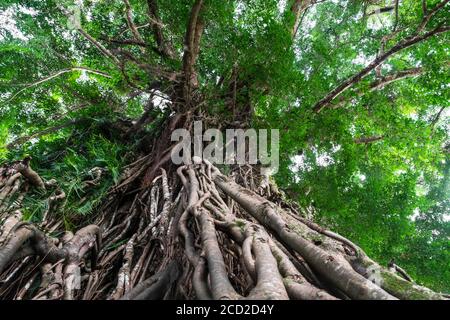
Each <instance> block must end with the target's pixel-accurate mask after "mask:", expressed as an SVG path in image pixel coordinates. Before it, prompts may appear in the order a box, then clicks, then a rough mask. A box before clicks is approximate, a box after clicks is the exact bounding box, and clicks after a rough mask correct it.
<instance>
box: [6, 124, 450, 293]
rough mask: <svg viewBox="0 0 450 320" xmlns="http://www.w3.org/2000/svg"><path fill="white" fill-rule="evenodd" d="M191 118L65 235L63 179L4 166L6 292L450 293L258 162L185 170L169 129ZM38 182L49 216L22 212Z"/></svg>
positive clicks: (135, 165) (139, 159)
mask: <svg viewBox="0 0 450 320" xmlns="http://www.w3.org/2000/svg"><path fill="white" fill-rule="evenodd" d="M180 119H184V120H183V121H188V120H186V119H187V118H186V117H184V116H174V117H173V118H172V120H171V121H170V122H169V125H168V127H167V128H166V130H162V132H163V133H162V134H161V136H160V137H159V139H157V141H159V142H158V143H157V144H156V145H154V146H153V151H152V152H150V153H149V154H146V155H141V156H138V157H137V159H136V160H135V161H134V162H133V163H131V164H129V165H128V166H127V168H126V170H125V171H124V173H123V175H122V177H121V180H120V181H119V182H118V183H117V185H116V186H115V187H114V188H112V190H111V191H110V193H109V195H108V196H107V197H106V198H105V199H104V202H103V204H102V206H101V207H100V208H98V210H97V212H95V214H94V217H95V221H94V222H93V223H91V224H90V225H85V226H81V228H80V229H79V230H78V231H77V232H76V233H75V234H72V233H70V232H66V233H65V234H64V235H63V236H60V237H59V238H58V239H56V238H54V237H53V236H52V235H54V234H56V233H55V231H64V230H63V228H62V227H61V225H62V224H61V220H60V217H59V216H58V215H57V214H56V212H55V210H54V208H56V207H57V205H56V203H58V202H62V201H63V199H64V192H63V191H61V190H60V191H58V192H56V191H55V190H57V189H58V187H57V181H56V182H55V180H51V181H44V180H43V179H42V178H40V177H39V175H38V174H37V173H36V171H34V170H33V169H32V168H31V167H30V164H29V159H25V160H23V161H21V162H18V163H13V164H7V165H3V166H2V167H0V219H1V229H0V297H1V299H40V300H43V299H112V300H116V299H124V300H129V299H137V300H142V299H169V298H171V299H173V298H176V299H244V298H248V299H324V300H335V299H443V298H444V297H443V296H442V295H440V294H438V293H435V292H432V291H431V290H429V289H427V288H424V287H420V286H418V285H416V284H415V283H413V282H411V281H408V280H407V279H405V277H403V276H402V275H401V274H400V275H399V274H397V273H396V271H395V270H397V269H395V268H391V269H388V268H385V267H383V266H380V265H379V264H377V263H376V262H374V261H372V260H371V259H370V258H369V257H367V255H366V254H365V253H364V252H363V251H362V250H361V249H360V248H359V247H358V246H357V245H355V244H353V243H352V242H351V241H349V240H348V239H345V238H344V237H342V236H339V235H337V234H335V233H333V232H331V231H329V230H325V229H324V228H322V227H320V226H318V225H316V224H315V223H314V222H312V221H310V220H307V219H306V218H305V217H303V216H302V215H301V211H302V210H301V209H298V208H297V209H296V208H294V207H293V206H292V205H291V204H288V202H287V201H286V199H284V197H283V196H282V195H281V194H279V193H275V194H274V193H273V192H272V193H271V190H273V188H271V186H270V185H269V186H267V185H263V184H261V183H258V181H262V177H261V176H260V175H259V170H258V168H257V167H256V166H254V167H246V168H249V169H247V170H245V171H244V170H242V168H240V167H239V166H237V165H236V166H233V167H232V168H231V169H232V170H231V173H230V175H229V176H225V175H223V174H222V173H221V172H220V171H219V170H218V169H217V168H216V167H215V166H213V165H212V164H211V163H209V162H208V161H206V160H204V161H202V162H200V163H198V161H197V163H195V164H192V165H184V166H180V167H175V166H174V165H173V164H172V163H171V161H170V150H171V148H169V149H167V146H168V145H170V142H169V135H168V134H167V132H170V131H171V130H173V129H174V128H175V127H185V126H186V123H183V121H180ZM97 169H98V168H97ZM37 171H38V170H37ZM97 171H98V170H97ZM231 177H233V178H231ZM96 179H101V170H100V171H99V174H98V176H97V178H96ZM86 185H89V181H86ZM243 186H246V187H243ZM33 188H36V189H37V188H39V189H41V190H44V191H46V192H47V194H51V196H50V197H49V198H48V199H47V201H48V202H49V210H48V212H47V213H46V215H45V216H44V217H43V219H42V221H41V222H40V223H39V225H36V224H30V223H27V222H23V221H22V219H23V217H22V215H23V213H22V212H21V207H22V206H21V203H22V200H23V199H24V197H28V196H31V195H30V193H31V191H33ZM269 195H270V199H271V200H270V201H269V200H268V198H269Z"/></svg>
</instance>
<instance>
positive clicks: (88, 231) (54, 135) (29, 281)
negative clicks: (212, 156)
mask: <svg viewBox="0 0 450 320" xmlns="http://www.w3.org/2000/svg"><path fill="white" fill-rule="evenodd" d="M448 9H449V5H448V0H439V1H437V0H422V1H417V0H392V1H390V0H366V1H355V0H325V1H318V0H287V1H267V0H246V1H219V0H195V1H193V0H176V1H172V0H163V1H162V0H147V1H144V0H115V1H95V0H79V1H71V0H66V1H53V0H39V1H37V0H36V1H34V0H29V1H26V2H23V1H14V0H3V1H2V3H1V4H0V22H1V23H2V27H0V59H1V60H0V75H1V77H0V99H1V101H0V115H1V123H0V160H1V161H2V163H3V164H2V165H1V166H0V219H1V222H0V228H1V229H0V297H1V298H2V299H13V298H15V299H162V298H185V299H193V298H198V299H211V298H212V299H241V298H244V297H246V298H251V299H252V298H253V299H288V298H291V299H333V300H334V299H443V298H445V297H446V295H445V294H442V293H439V291H445V290H448V289H449V285H450V284H449V279H450V275H449V270H448V263H449V252H450V251H449V240H448V236H449V234H448V216H449V214H448V152H449V145H448V141H447V139H448V133H447V129H448V123H446V122H445V121H446V114H447V113H446V111H447V110H446V109H445V108H446V106H447V104H448V91H446V90H448V88H447V82H448V63H449V61H448V46H446V44H447V43H448V40H449V39H448V32H447V31H448V30H449V28H450V26H449V25H448V21H447V20H448V17H449V12H448ZM196 120H202V121H203V126H204V129H207V128H218V129H221V130H225V129H226V128H250V127H252V128H262V129H267V128H279V129H280V139H281V141H280V161H281V163H280V170H279V172H278V173H277V174H276V175H274V176H270V173H267V170H265V168H264V167H263V166H262V165H261V164H259V165H258V164H256V165H233V164H230V165H221V166H219V165H217V166H216V165H215V164H211V163H210V162H209V161H207V160H202V159H194V160H195V161H193V163H191V164H187V165H181V166H176V165H174V164H173V162H172V161H171V153H172V151H173V150H174V148H175V147H176V143H175V142H172V141H171V134H172V132H173V131H174V130H175V129H182V128H183V129H187V130H193V124H194V122H195V121H196ZM314 221H315V222H314ZM330 228H333V229H336V230H338V231H339V232H340V233H341V234H344V235H346V236H347V237H344V236H342V235H339V234H337V233H334V232H332V231H330V230H329V229H330ZM349 238H351V239H352V240H357V241H353V242H352V241H350V240H349ZM355 242H358V243H359V246H358V245H356V244H355ZM363 249H364V250H363ZM369 255H370V256H372V257H376V259H375V260H377V261H379V263H377V262H375V261H374V260H373V259H371V258H370V257H369ZM405 265H407V266H408V267H409V268H408V269H410V270H412V271H413V272H412V274H413V277H412V276H411V275H410V274H408V273H407V272H406V271H405V270H404V268H402V267H405ZM400 266H402V267H400ZM405 269H406V268H405ZM421 274H423V277H422V276H421ZM415 278H417V279H419V280H420V282H422V283H425V284H427V285H429V286H432V287H433V289H435V291H432V290H430V289H428V288H426V287H424V286H421V285H419V284H418V283H416V282H415V280H417V279H415Z"/></svg>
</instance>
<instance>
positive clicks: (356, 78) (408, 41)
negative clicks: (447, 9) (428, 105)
mask: <svg viewBox="0 0 450 320" xmlns="http://www.w3.org/2000/svg"><path fill="white" fill-rule="evenodd" d="M449 29H450V28H449V27H447V26H439V27H437V28H435V29H433V30H431V31H429V32H426V33H425V34H423V35H418V34H416V35H414V36H412V37H407V38H405V39H403V40H401V41H399V42H398V43H397V44H396V45H394V46H393V47H392V48H391V49H390V50H388V51H386V52H385V53H383V54H381V55H380V56H378V57H377V58H376V59H375V60H374V61H372V62H371V63H370V64H369V65H368V66H367V67H365V68H364V69H362V70H361V71H360V72H358V73H357V74H355V75H353V76H352V77H350V78H348V79H347V80H345V81H344V82H342V83H341V84H340V85H338V86H337V87H336V88H334V89H333V90H332V91H331V92H330V93H328V94H327V95H326V96H325V97H324V98H322V99H321V100H320V101H319V102H317V103H316V104H315V105H314V107H313V111H314V112H316V113H318V112H320V111H321V110H322V109H323V108H325V107H327V106H328V105H329V103H330V102H331V101H333V100H334V99H335V98H336V97H337V96H339V95H340V94H342V93H343V92H344V91H346V90H347V89H349V88H350V87H352V86H353V85H355V84H356V83H358V82H360V81H361V80H362V79H363V78H364V77H365V76H367V75H368V74H369V73H370V72H371V71H372V70H374V69H375V68H376V67H377V66H379V65H380V64H382V63H383V62H384V61H386V60H387V59H388V58H389V57H391V56H392V55H394V54H396V53H398V52H400V51H402V50H404V49H406V48H409V47H411V46H413V45H415V44H417V43H419V42H422V41H424V40H426V39H428V38H430V37H432V36H435V35H437V34H440V33H444V32H447V31H448V30H449Z"/></svg>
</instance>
